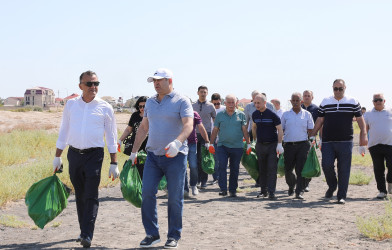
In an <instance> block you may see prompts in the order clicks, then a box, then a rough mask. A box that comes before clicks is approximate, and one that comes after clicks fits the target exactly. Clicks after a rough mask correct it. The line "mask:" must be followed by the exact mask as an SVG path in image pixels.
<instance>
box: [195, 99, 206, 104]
mask: <svg viewBox="0 0 392 250" xmlns="http://www.w3.org/2000/svg"><path fill="white" fill-rule="evenodd" d="M197 103H198V104H206V103H207V100H205V101H204V102H201V101H200V100H199V99H197Z"/></svg>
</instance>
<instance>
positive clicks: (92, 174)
mask: <svg viewBox="0 0 392 250" xmlns="http://www.w3.org/2000/svg"><path fill="white" fill-rule="evenodd" d="M103 155H104V153H103V148H100V149H97V150H95V151H92V152H89V153H86V154H79V153H77V152H74V151H72V150H68V155H67V158H68V162H69V177H70V179H71V182H72V185H73V186H74V188H75V199H76V210H77V212H78V220H79V227H80V231H81V233H80V234H81V236H82V237H87V236H88V237H90V238H91V239H92V238H93V234H94V225H95V220H96V218H97V213H98V206H99V202H98V186H99V183H100V181H101V168H102V161H103Z"/></svg>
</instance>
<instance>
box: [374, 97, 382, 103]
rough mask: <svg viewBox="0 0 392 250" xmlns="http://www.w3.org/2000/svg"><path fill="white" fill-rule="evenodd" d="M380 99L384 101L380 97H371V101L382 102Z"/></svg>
mask: <svg viewBox="0 0 392 250" xmlns="http://www.w3.org/2000/svg"><path fill="white" fill-rule="evenodd" d="M382 101H384V99H382V98H374V99H373V102H382Z"/></svg>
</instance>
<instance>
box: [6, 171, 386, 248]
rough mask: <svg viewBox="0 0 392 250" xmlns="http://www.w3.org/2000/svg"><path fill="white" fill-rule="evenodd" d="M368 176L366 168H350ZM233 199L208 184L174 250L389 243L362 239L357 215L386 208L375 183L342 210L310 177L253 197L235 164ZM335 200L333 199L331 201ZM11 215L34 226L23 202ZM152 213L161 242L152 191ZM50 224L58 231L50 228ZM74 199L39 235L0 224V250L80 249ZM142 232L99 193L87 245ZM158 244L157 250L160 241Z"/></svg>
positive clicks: (121, 244)
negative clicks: (300, 185)
mask: <svg viewBox="0 0 392 250" xmlns="http://www.w3.org/2000/svg"><path fill="white" fill-rule="evenodd" d="M353 168H354V169H361V170H363V171H365V172H367V174H369V175H370V174H371V169H370V168H363V167H353ZM239 187H240V189H241V192H239V193H238V195H239V196H238V198H226V197H225V198H222V197H219V195H218V186H217V185H210V186H208V188H207V189H206V190H203V191H201V193H200V194H199V195H198V196H197V198H191V199H187V200H185V206H184V216H183V233H182V239H181V240H180V242H179V248H180V249H256V248H258V249H260V248H267V249H300V248H305V249H327V248H328V249H329V248H334V249H391V241H383V242H376V241H373V240H369V239H367V238H364V237H363V236H361V235H360V233H359V231H358V230H357V228H356V225H355V221H356V217H357V216H361V215H376V214H381V213H383V211H384V204H385V202H384V201H380V200H377V199H375V195H376V194H377V192H376V186H375V181H374V180H373V181H372V182H371V184H370V185H368V186H352V185H350V187H349V192H348V197H349V198H348V199H347V203H346V204H345V205H338V204H336V203H335V202H336V201H335V200H331V201H326V200H324V199H323V198H322V197H323V195H324V193H325V190H326V183H325V181H324V177H323V176H321V177H319V178H314V179H313V180H312V182H311V191H310V192H308V193H305V200H304V201H299V200H293V199H292V198H291V197H288V196H287V193H286V190H287V185H286V183H285V181H284V178H278V185H277V197H278V199H277V200H276V201H270V200H268V199H262V198H256V195H257V192H258V189H256V188H253V184H252V183H250V182H249V175H247V173H246V172H245V169H244V168H242V167H241V172H240V184H239ZM334 199H336V196H335V197H334ZM2 214H12V215H17V216H18V217H19V218H21V220H23V221H26V222H28V223H30V224H31V225H32V221H31V220H30V218H29V217H28V215H27V209H26V207H25V205H24V202H23V201H20V202H17V203H13V204H11V205H10V206H8V207H7V208H5V209H3V210H0V215H2ZM158 215H159V222H160V227H161V228H160V234H161V238H162V241H163V242H164V241H165V240H166V233H167V199H166V196H165V193H164V192H162V191H159V192H158ZM53 223H60V226H58V227H53V226H52V225H53ZM78 234H79V231H78V226H77V218H76V208H75V200H74V196H71V197H70V198H69V205H68V207H67V208H66V209H65V210H64V211H63V213H62V214H61V215H59V216H58V217H57V218H56V219H55V220H54V221H53V222H50V223H49V224H48V225H47V226H46V227H45V228H44V229H43V230H41V229H38V230H31V229H30V228H21V229H16V228H8V227H3V226H1V227H0V248H5V249H20V248H28V249H42V248H52V249H55V248H59V249H64V248H66V249H69V248H80V245H79V244H78V243H76V242H74V239H75V237H77V236H78ZM144 236H145V233H144V229H143V226H142V222H141V215H140V210H139V209H137V208H135V207H134V206H132V205H131V204H130V203H128V202H126V201H125V200H124V199H123V198H122V195H121V192H120V189H119V186H116V187H113V188H109V189H103V190H101V191H100V208H99V214H98V219H97V222H96V231H95V235H94V239H93V247H95V248H97V249H106V248H108V249H113V248H119V249H129V248H137V247H138V245H139V242H140V241H141V240H142V239H143V238H144ZM163 242H162V243H160V244H159V247H158V249H159V248H161V247H162V246H163V244H164V243H163Z"/></svg>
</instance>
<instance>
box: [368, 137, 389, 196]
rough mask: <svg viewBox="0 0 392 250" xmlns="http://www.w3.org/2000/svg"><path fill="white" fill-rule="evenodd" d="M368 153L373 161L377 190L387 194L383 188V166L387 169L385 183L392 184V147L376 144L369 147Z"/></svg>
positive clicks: (384, 187)
mask: <svg viewBox="0 0 392 250" xmlns="http://www.w3.org/2000/svg"><path fill="white" fill-rule="evenodd" d="M369 152H370V156H371V157H372V160H373V168H374V177H375V178H376V182H377V189H378V190H379V191H380V192H383V193H387V189H386V186H385V165H386V167H387V169H388V172H387V182H388V183H392V146H389V145H383V144H377V145H375V146H372V147H370V148H369ZM384 162H385V164H384Z"/></svg>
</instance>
